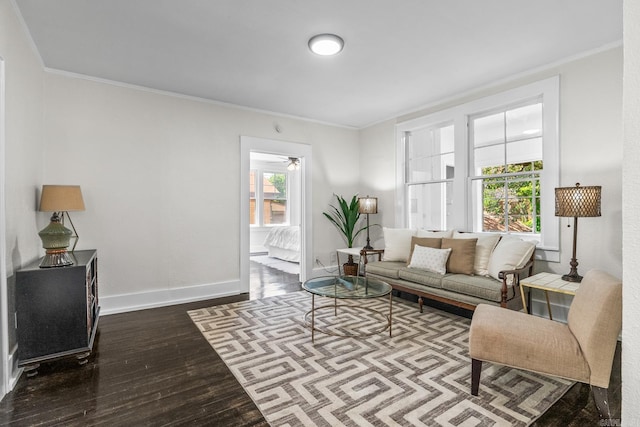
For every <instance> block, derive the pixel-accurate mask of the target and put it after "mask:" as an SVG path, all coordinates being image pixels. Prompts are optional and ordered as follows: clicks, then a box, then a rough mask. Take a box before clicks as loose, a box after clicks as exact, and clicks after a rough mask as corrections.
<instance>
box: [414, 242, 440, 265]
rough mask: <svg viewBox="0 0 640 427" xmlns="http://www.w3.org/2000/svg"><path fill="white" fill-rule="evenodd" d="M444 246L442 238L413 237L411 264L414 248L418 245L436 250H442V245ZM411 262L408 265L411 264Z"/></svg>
mask: <svg viewBox="0 0 640 427" xmlns="http://www.w3.org/2000/svg"><path fill="white" fill-rule="evenodd" d="M441 244H442V239H441V238H440V237H438V238H435V237H417V236H413V237H411V250H410V251H409V262H411V257H412V256H413V248H415V246H416V245H419V246H423V247H425V248H434V249H440V245H441ZM409 262H408V263H407V264H409Z"/></svg>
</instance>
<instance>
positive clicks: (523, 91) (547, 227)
mask: <svg viewBox="0 0 640 427" xmlns="http://www.w3.org/2000/svg"><path fill="white" fill-rule="evenodd" d="M540 95H542V97H543V98H542V103H543V107H542V108H543V118H542V120H543V121H542V126H543V135H544V136H543V147H542V152H543V162H544V168H543V171H542V176H541V180H540V184H541V186H542V188H543V192H542V199H541V203H542V208H541V221H542V224H543V225H542V227H543V228H542V230H543V231H542V234H541V235H540V242H538V246H537V250H536V258H537V259H540V260H545V261H554V262H559V261H560V220H559V218H557V217H556V216H555V192H554V189H555V188H556V187H558V186H559V183H560V159H559V157H560V141H559V133H560V126H559V116H560V77H559V76H554V77H551V78H548V79H545V80H541V81H538V82H534V83H530V84H527V85H524V86H521V87H518V88H515V89H511V90H507V91H504V92H500V93H497V94H494V95H489V96H486V97H483V98H480V99H477V100H474V101H470V102H467V103H465V104H461V105H457V106H455V107H451V108H447V109H445V110H441V111H437V112H434V113H432V114H429V115H427V116H423V117H419V118H416V119H413V120H409V121H406V122H403V123H399V124H398V125H396V203H395V218H396V221H395V222H396V226H397V227H406V224H407V212H406V210H405V206H406V205H407V194H406V186H405V167H406V164H405V143H404V135H405V132H411V131H415V130H417V129H421V128H425V127H430V126H435V125H437V124H439V123H443V122H453V124H454V147H455V153H456V155H455V170H456V174H455V178H454V183H453V198H454V199H453V201H454V206H456V207H457V209H456V210H455V211H454V212H453V215H452V219H451V226H450V227H449V228H455V229H459V230H471V227H472V226H473V224H472V221H473V219H472V218H473V216H472V213H471V206H470V203H469V200H470V199H469V195H468V193H469V192H470V191H471V176H470V170H469V158H470V156H471V153H470V150H471V147H469V144H468V140H469V128H468V123H469V117H470V116H473V115H477V114H480V113H482V112H485V111H491V110H495V109H497V108H500V107H503V106H505V105H510V104H514V103H517V102H521V101H525V100H527V99H532V98H535V97H536V96H540Z"/></svg>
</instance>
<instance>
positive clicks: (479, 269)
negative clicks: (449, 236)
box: [453, 231, 500, 276]
mask: <svg viewBox="0 0 640 427" xmlns="http://www.w3.org/2000/svg"><path fill="white" fill-rule="evenodd" d="M453 238H454V239H478V243H476V258H475V260H474V262H473V273H474V274H477V275H479V276H488V275H489V259H490V258H491V252H493V249H494V248H495V247H496V245H497V244H498V240H500V235H499V234H495V233H493V234H491V233H460V232H458V231H456V232H455V233H454V234H453Z"/></svg>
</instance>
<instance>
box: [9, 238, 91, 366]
mask: <svg viewBox="0 0 640 427" xmlns="http://www.w3.org/2000/svg"><path fill="white" fill-rule="evenodd" d="M70 255H71V259H73V260H74V264H73V265H70V266H66V267H53V268H39V264H40V260H38V261H35V262H33V263H31V264H29V265H27V266H26V267H24V268H23V269H21V270H19V271H18V272H16V291H15V292H16V310H17V328H18V330H17V336H18V366H24V367H25V370H26V371H27V374H28V375H35V374H36V373H37V371H36V369H37V368H38V366H39V364H40V362H42V361H46V360H51V359H56V358H61V357H65V356H72V355H75V356H76V358H77V359H78V360H79V362H80V363H81V364H84V363H86V362H87V357H88V356H89V354H91V350H92V348H93V340H94V338H95V336H96V331H97V329H98V316H99V315H100V307H99V306H98V257H97V252H96V250H86V251H75V252H73V253H70Z"/></svg>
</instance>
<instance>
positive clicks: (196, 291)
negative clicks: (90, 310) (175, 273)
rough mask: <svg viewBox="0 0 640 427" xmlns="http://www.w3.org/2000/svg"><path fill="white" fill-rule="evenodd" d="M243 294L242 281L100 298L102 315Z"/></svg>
mask: <svg viewBox="0 0 640 427" xmlns="http://www.w3.org/2000/svg"><path fill="white" fill-rule="evenodd" d="M240 293H242V292H241V290H240V281H239V280H233V281H229V282H219V283H208V284H204V285H197V286H186V287H182V288H174V289H161V290H155V291H148V292H137V293H131V294H121V295H110V296H104V297H99V301H100V315H101V316H108V315H110V314H117V313H126V312H129V311H136V310H145V309H148V308H156V307H164V306H167V305H176V304H184V303H188V302H194V301H201V300H205V299H212V298H222V297H227V296H231V295H238V294H240Z"/></svg>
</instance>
